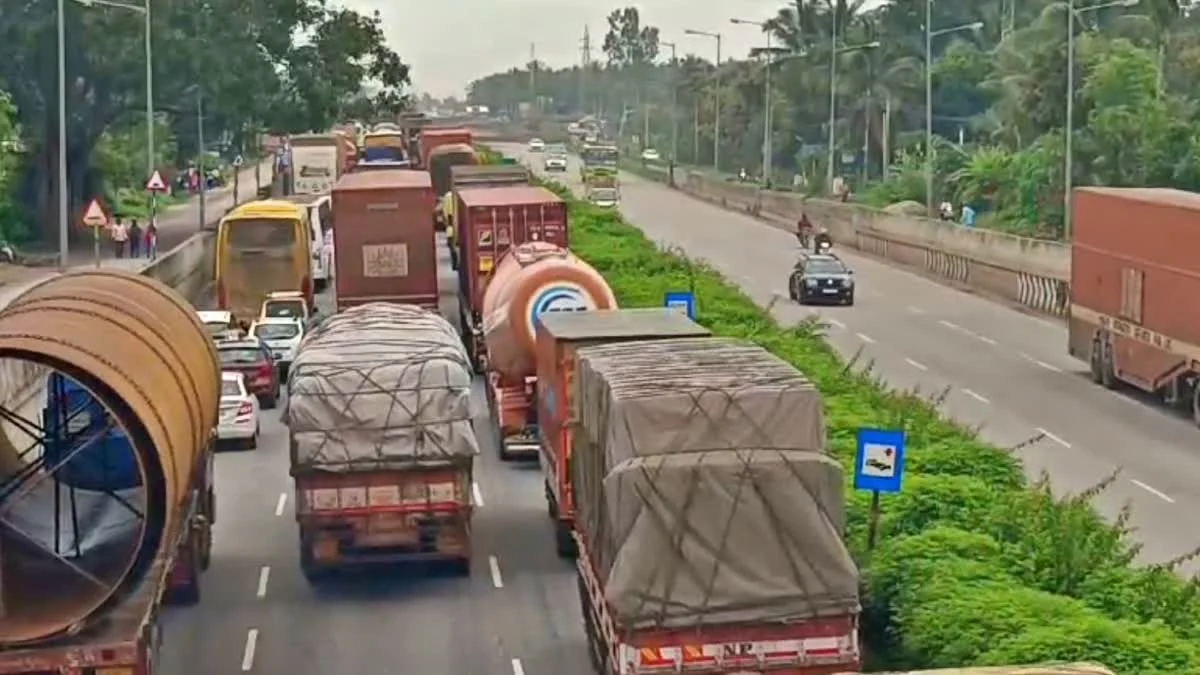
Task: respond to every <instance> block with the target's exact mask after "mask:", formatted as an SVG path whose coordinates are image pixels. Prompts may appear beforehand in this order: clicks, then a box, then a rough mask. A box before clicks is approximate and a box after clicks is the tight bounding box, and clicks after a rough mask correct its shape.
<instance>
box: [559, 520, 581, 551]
mask: <svg viewBox="0 0 1200 675" xmlns="http://www.w3.org/2000/svg"><path fill="white" fill-rule="evenodd" d="M554 552H555V553H557V554H558V557H560V558H562V559H564V560H574V559H575V556H576V555H577V554H578V551H577V550H576V548H575V537H574V535H573V533H572V532H571V526H570V525H568V524H566V523H564V522H563V521H561V520H555V521H554Z"/></svg>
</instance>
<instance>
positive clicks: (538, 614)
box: [161, 245, 588, 675]
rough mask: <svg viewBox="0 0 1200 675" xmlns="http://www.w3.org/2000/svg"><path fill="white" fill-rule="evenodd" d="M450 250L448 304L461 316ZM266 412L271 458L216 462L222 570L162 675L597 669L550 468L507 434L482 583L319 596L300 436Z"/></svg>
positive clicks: (170, 636)
mask: <svg viewBox="0 0 1200 675" xmlns="http://www.w3.org/2000/svg"><path fill="white" fill-rule="evenodd" d="M441 250H442V261H441V270H442V274H441V282H442V283H441V287H442V289H443V296H444V297H443V299H444V301H445V302H444V303H443V304H444V305H445V308H444V309H445V311H446V312H447V316H457V314H456V311H457V310H456V309H454V308H453V306H452V305H453V297H454V292H455V290H454V289H455V277H454V274H453V273H452V272H450V270H449V260H448V256H447V254H446V251H445V248H444V245H443V246H442V249H441ZM330 303H331V298H330V297H322V298H320V300H319V302H318V305H319V307H320V310H321V311H324V312H328V311H331V306H330ZM476 393H477V396H476V414H477V415H478V416H479V417H480V418H482V417H483V416H484V414H485V413H484V403H483V396H482V390H479V391H477V392H476ZM264 415H265V419H264V422H263V428H262V439H261V442H260V445H259V448H258V449H257V450H253V451H242V452H223V453H221V454H219V455H218V456H217V458H216V471H217V475H216V488H217V525H216V531H215V535H214V536H215V544H214V552H213V563H212V567H211V569H210V570H209V571H208V573H207V574H206V575H205V576H204V577H203V579H202V584H203V589H202V593H203V599H202V601H201V603H200V605H199V606H196V607H190V608H179V609H171V610H170V611H169V612H168V613H167V616H166V620H165V622H164V625H163V650H162V654H161V656H162V659H163V666H164V668H163V671H162V672H169V673H175V674H177V675H210V674H211V673H233V672H255V673H268V674H270V675H327V674H328V673H333V672H347V673H390V672H400V671H404V672H414V673H438V674H441V673H480V674H482V673H488V674H489V675H494V674H501V673H512V674H513V675H524V674H526V673H528V674H529V675H538V674H546V675H549V674H554V675H561V674H563V673H583V672H587V668H588V666H587V663H588V661H587V656H586V651H585V646H584V637H583V631H582V626H581V623H580V614H579V601H578V599H577V597H578V596H577V591H576V585H575V584H576V582H575V573H574V568H573V567H572V566H571V565H570V564H569V563H567V562H564V561H562V560H559V559H558V558H557V557H556V555H555V553H554V544H553V539H552V530H551V525H550V521H549V519H548V517H547V514H546V504H545V499H544V497H543V490H542V478H541V475H540V473H539V472H538V469H537V467H536V465H535V466H522V465H519V464H518V465H514V464H507V463H502V462H500V461H499V460H498V459H497V458H496V453H495V445H494V444H495V440H496V439H495V438H492V437H491V436H490V435H489V436H488V437H483V438H481V439H480V441H481V448H482V449H481V454H480V456H479V457H478V458H477V461H476V465H475V466H476V468H475V480H476V489H475V490H474V491H473V492H474V495H475V501H476V505H477V507H478V508H477V511H476V514H475V519H474V521H473V528H474V529H473V541H474V556H473V558H474V559H473V564H472V570H471V575H470V577H469V578H454V577H447V576H444V575H443V576H438V575H436V574H431V573H427V572H423V571H421V570H413V569H409V570H397V571H396V572H394V573H383V572H381V571H378V570H376V571H372V572H370V573H364V574H360V575H354V576H352V577H349V578H346V579H343V580H333V581H332V582H330V583H327V584H323V585H322V586H320V587H318V588H314V587H312V586H310V585H309V583H308V582H307V581H306V580H305V578H304V577H303V575H302V574H301V573H300V568H299V558H298V538H297V534H296V524H295V520H294V515H293V514H294V511H293V494H292V482H291V479H290V478H289V477H288V460H287V429H286V428H285V427H284V426H283V425H282V424H281V423H280V421H279V411H278V410H275V411H264ZM476 429H477V430H479V431H480V432H486V430H487V429H488V425H487V424H486V423H483V421H482V419H481V421H480V423H479V424H477V425H476Z"/></svg>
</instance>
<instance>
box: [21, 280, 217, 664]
mask: <svg viewBox="0 0 1200 675" xmlns="http://www.w3.org/2000/svg"><path fill="white" fill-rule="evenodd" d="M114 299H119V302H118V301H115V300H114ZM9 307H10V312H11V313H9V314H7V315H6V316H5V317H4V318H0V334H2V335H3V336H6V337H0V349H4V350H6V351H10V352H11V350H12V349H13V346H14V345H13V342H12V340H13V337H12V336H19V339H20V340H21V341H23V342H24V344H25V345H26V347H27V348H29V351H28V352H27V355H28V356H29V357H30V358H31V359H35V360H38V361H39V362H41V363H45V361H41V359H42V358H44V356H45V355H47V354H49V353H50V351H47V350H48V349H49V347H48V346H49V345H53V354H54V358H55V359H56V360H57V361H56V363H58V364H60V365H62V366H63V367H64V368H65V369H69V373H70V374H69V375H68V374H67V371H55V372H52V373H51V374H50V375H49V378H48V382H47V385H46V394H45V399H44V405H43V406H42V415H41V420H40V422H41V424H39V425H36V426H29V427H25V426H24V425H21V426H22V427H23V428H24V432H23V434H24V435H27V436H28V435H31V434H34V433H36V434H37V435H38V436H39V438H38V439H37V443H39V444H40V445H41V446H42V447H43V452H42V453H41V454H42V457H41V463H40V464H38V463H30V464H26V465H25V467H26V469H32V471H21V472H19V473H18V474H16V475H10V476H8V477H7V478H5V479H4V480H3V481H0V509H2V510H3V511H5V512H6V513H9V514H11V515H10V516H9V517H10V518H12V520H7V521H6V522H7V523H9V525H8V526H6V527H5V528H4V530H3V531H2V532H0V550H2V551H3V554H4V556H3V562H4V570H3V571H4V578H3V579H2V580H0V581H2V582H3V583H2V584H0V599H2V601H3V607H4V612H3V614H2V615H0V673H11V674H14V675H16V674H20V675H45V674H46V673H81V674H82V673H87V674H91V673H96V674H98V675H99V674H102V673H103V674H108V673H112V674H113V675H125V674H128V675H154V673H156V672H160V673H161V669H160V668H159V666H158V658H157V655H158V649H159V646H160V643H161V640H162V637H161V626H160V624H159V617H160V610H161V608H162V605H163V602H164V601H172V602H179V603H185V604H194V603H196V602H199V600H200V574H201V572H202V571H204V570H205V569H207V568H208V566H209V562H210V560H211V553H212V524H213V522H214V519H215V512H214V501H213V452H212V451H213V438H214V433H213V432H214V428H215V425H216V423H217V411H218V408H219V397H220V369H219V365H218V362H217V357H216V353H215V350H214V348H213V345H212V341H211V339H210V338H209V336H208V334H207V332H206V331H205V330H204V328H203V325H202V324H200V322H199V320H198V319H197V318H196V316H195V312H194V310H192V309H191V308H190V307H189V306H188V305H187V303H186V302H185V301H184V300H183V299H182V298H180V297H178V296H177V295H175V294H174V293H173V292H172V291H171V290H170V289H169V288H166V287H165V286H163V285H162V284H160V283H158V282H156V281H154V280H151V279H148V278H146V277H136V275H132V274H129V273H124V272H121V273H117V272H113V271H109V270H105V271H101V270H95V271H88V272H86V273H79V272H76V273H71V274H67V275H63V276H61V277H58V278H56V279H53V280H50V281H47V282H45V283H43V284H41V285H39V286H37V287H36V288H34V289H32V290H30V291H29V292H27V293H26V294H25V295H23V296H20V297H18V298H16V299H15V300H13V302H12V304H10V306H9ZM18 308H19V309H18ZM40 344H44V345H47V347H40V346H39V345H40ZM135 346H136V348H134V347H135ZM35 400H36V399H35ZM35 407H36V405H35ZM162 411H173V413H172V414H170V415H163V414H161V413H162ZM12 412H14V414H19V412H17V411H12ZM6 419H7V420H8V421H9V422H10V423H11V422H12V419H14V418H12V417H9V416H7V415H6ZM7 431H8V432H7V433H6V434H5V436H4V437H3V439H2V440H3V442H0V453H3V454H4V456H3V457H0V462H3V464H4V465H5V466H6V467H13V466H15V465H14V464H13V461H14V460H16V461H21V460H20V458H19V456H17V455H12V454H8V453H10V452H12V451H16V450H24V449H25V448H24V447H23V446H24V443H22V442H21V441H20V440H19V439H17V438H16V437H17V436H19V435H22V434H19V433H14V432H13V431H12V430H11V429H10V430H7ZM18 446H22V447H18ZM47 498H48V499H47ZM14 522H18V523H21V524H22V526H23V530H24V532H22V533H21V534H20V536H16V530H15V529H12V523H14Z"/></svg>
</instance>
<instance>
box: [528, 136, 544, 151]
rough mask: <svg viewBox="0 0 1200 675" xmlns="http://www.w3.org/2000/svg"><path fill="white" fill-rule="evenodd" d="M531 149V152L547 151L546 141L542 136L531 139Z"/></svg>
mask: <svg viewBox="0 0 1200 675" xmlns="http://www.w3.org/2000/svg"><path fill="white" fill-rule="evenodd" d="M529 151H530V152H545V151H546V141H543V140H542V139H540V138H535V139H533V140H531V141H529Z"/></svg>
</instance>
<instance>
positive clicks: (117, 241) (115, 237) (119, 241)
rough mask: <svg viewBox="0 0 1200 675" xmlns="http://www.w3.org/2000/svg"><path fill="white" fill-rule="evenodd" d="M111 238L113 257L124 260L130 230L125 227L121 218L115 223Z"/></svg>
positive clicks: (110, 232)
mask: <svg viewBox="0 0 1200 675" xmlns="http://www.w3.org/2000/svg"><path fill="white" fill-rule="evenodd" d="M109 236H110V237H112V243H113V255H115V256H116V257H117V258H124V257H125V242H127V241H129V229H128V228H127V227H125V223H124V222H122V220H121V219H120V218H117V220H116V222H114V223H113V225H112V229H111V230H109Z"/></svg>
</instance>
